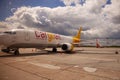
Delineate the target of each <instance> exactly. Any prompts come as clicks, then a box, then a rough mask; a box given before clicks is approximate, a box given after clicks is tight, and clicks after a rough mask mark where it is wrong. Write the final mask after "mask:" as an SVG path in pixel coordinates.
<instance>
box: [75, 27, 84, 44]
mask: <svg viewBox="0 0 120 80" xmlns="http://www.w3.org/2000/svg"><path fill="white" fill-rule="evenodd" d="M81 31H82V27H80V29H79V31H78V32H77V34H76V35H75V36H74V37H73V43H78V42H80V38H81Z"/></svg>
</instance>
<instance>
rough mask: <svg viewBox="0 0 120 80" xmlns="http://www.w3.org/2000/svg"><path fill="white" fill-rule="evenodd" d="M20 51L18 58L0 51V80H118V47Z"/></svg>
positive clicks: (119, 70) (119, 77)
mask: <svg viewBox="0 0 120 80" xmlns="http://www.w3.org/2000/svg"><path fill="white" fill-rule="evenodd" d="M51 50H52V49H49V48H47V49H46V50H44V51H41V50H36V49H20V53H21V54H20V55H18V56H15V55H13V54H12V53H9V54H7V53H3V52H1V51H0V80H120V48H90V47H77V48H75V50H74V52H72V54H66V53H65V52H63V51H62V50H61V49H58V52H57V53H53V52H51Z"/></svg>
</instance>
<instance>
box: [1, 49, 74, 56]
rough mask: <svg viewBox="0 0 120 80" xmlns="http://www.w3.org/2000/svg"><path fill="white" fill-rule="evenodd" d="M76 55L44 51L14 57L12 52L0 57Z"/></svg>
mask: <svg viewBox="0 0 120 80" xmlns="http://www.w3.org/2000/svg"><path fill="white" fill-rule="evenodd" d="M73 53H76V52H75V51H73V52H70V53H65V52H64V51H57V52H52V51H48V50H47V51H46V52H40V51H37V52H34V53H32V52H29V53H21V54H19V55H14V54H13V53H12V52H11V53H6V55H1V56H0V57H26V56H37V55H55V54H73Z"/></svg>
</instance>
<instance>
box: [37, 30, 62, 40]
mask: <svg viewBox="0 0 120 80" xmlns="http://www.w3.org/2000/svg"><path fill="white" fill-rule="evenodd" d="M35 36H36V38H37V39H41V40H48V41H49V42H51V41H52V40H61V36H60V35H58V34H52V33H47V32H42V31H35Z"/></svg>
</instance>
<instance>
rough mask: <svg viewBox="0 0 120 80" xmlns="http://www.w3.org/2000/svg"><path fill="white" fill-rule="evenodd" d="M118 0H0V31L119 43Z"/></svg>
mask: <svg viewBox="0 0 120 80" xmlns="http://www.w3.org/2000/svg"><path fill="white" fill-rule="evenodd" d="M119 9H120V0H0V29H1V30H2V29H6V28H7V29H14V28H20V29H21V28H22V29H23V28H25V29H26V28H27V29H40V30H43V31H49V32H54V33H58V34H63V35H71V36H73V35H75V33H76V31H77V30H78V29H79V27H80V26H82V27H83V31H82V37H83V38H119V39H120V10H119Z"/></svg>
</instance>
